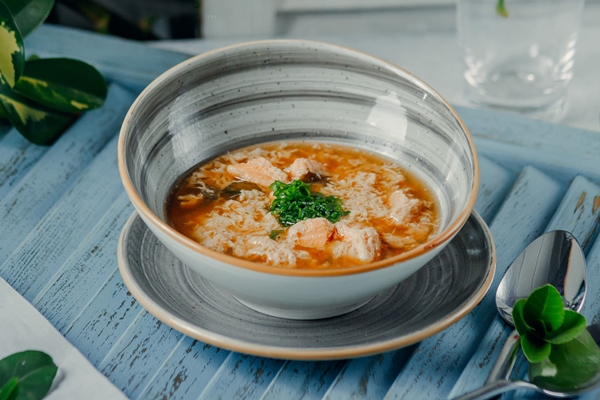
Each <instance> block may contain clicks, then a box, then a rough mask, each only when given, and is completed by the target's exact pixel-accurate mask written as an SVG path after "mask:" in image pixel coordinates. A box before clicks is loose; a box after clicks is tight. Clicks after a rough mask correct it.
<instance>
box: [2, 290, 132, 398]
mask: <svg viewBox="0 0 600 400" xmlns="http://www.w3.org/2000/svg"><path fill="white" fill-rule="evenodd" d="M0 321H2V324H1V325H0V359H3V358H4V357H6V356H9V355H11V354H13V353H17V352H21V351H25V350H39V351H43V352H45V353H46V354H48V355H50V356H51V357H52V359H53V361H54V363H55V364H56V365H57V366H58V372H57V374H56V377H55V378H54V384H53V387H52V388H51V390H50V392H49V393H48V395H47V397H46V398H45V400H59V399H60V400H70V399H86V400H95V399H98V400H106V399H111V400H119V399H127V397H126V396H125V395H124V394H123V393H121V391H119V390H118V389H117V388H116V387H115V386H114V385H113V384H112V383H111V382H110V381H109V380H108V379H107V378H106V377H105V376H104V375H102V374H101V373H100V372H99V371H98V370H96V369H95V368H94V366H93V365H92V364H91V363H90V362H89V361H88V360H87V359H86V358H85V357H84V356H83V354H81V353H80V352H79V350H77V349H76V348H75V347H74V346H73V345H72V344H71V343H69V342H68V341H67V340H66V339H65V338H64V337H63V336H62V335H61V334H60V332H58V330H56V328H54V326H52V324H51V323H50V322H49V321H48V320H47V319H46V318H45V317H44V316H43V315H42V314H40V312H39V311H37V310H36V309H35V307H33V306H32V305H31V304H30V303H29V302H28V301H27V300H25V298H23V297H22V296H21V295H20V294H19V293H17V292H16V291H15V290H14V289H13V288H12V287H11V286H10V285H9V284H8V283H6V281H4V280H3V279H2V278H0Z"/></svg>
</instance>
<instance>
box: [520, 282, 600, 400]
mask: <svg viewBox="0 0 600 400" xmlns="http://www.w3.org/2000/svg"><path fill="white" fill-rule="evenodd" d="M512 315H513V320H514V323H515V328H516V329H517V332H519V335H520V341H521V348H522V350H523V354H525V357H527V359H528V360H529V362H530V363H531V364H530V366H529V377H530V379H531V381H532V382H533V383H534V384H537V385H540V386H543V387H545V388H552V389H554V390H558V391H560V390H561V389H564V388H569V389H571V388H574V387H577V386H578V385H579V384H584V383H586V382H588V381H589V380H590V379H591V378H592V377H594V376H595V375H596V374H597V373H598V371H600V348H599V347H598V345H597V344H596V342H595V341H594V339H593V338H592V336H591V335H590V333H589V332H588V331H587V330H586V326H587V321H586V319H585V317H584V316H583V315H581V314H579V313H578V312H576V311H572V310H569V309H565V306H564V303H563V300H562V297H561V295H560V293H559V292H558V290H557V289H556V288H555V287H554V286H552V285H544V286H541V287H539V288H537V289H536V290H534V291H533V292H532V293H531V295H530V296H529V297H528V298H527V299H521V300H519V301H518V302H517V303H516V304H515V306H514V308H513V313H512Z"/></svg>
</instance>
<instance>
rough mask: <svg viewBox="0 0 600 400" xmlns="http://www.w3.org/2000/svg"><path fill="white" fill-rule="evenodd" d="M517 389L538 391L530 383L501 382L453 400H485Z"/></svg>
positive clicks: (490, 384)
mask: <svg viewBox="0 0 600 400" xmlns="http://www.w3.org/2000/svg"><path fill="white" fill-rule="evenodd" d="M516 389H533V390H538V388H537V387H536V386H534V385H532V384H531V383H529V382H525V381H508V380H501V381H496V382H492V383H489V384H486V385H485V386H483V387H481V388H479V389H477V390H474V391H472V392H469V393H466V394H463V395H462V396H459V397H455V398H454V399H453V400H484V399H489V398H491V397H494V396H496V395H499V394H502V393H504V392H508V391H510V390H516Z"/></svg>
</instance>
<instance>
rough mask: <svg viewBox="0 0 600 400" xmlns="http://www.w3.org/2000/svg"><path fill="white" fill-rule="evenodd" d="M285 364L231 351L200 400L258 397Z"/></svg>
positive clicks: (281, 361)
mask: <svg viewBox="0 0 600 400" xmlns="http://www.w3.org/2000/svg"><path fill="white" fill-rule="evenodd" d="M284 363H285V361H283V360H276V359H272V358H262V357H254V356H248V355H244V354H240V353H234V352H232V353H230V354H229V356H228V357H227V359H226V360H225V362H224V363H223V365H222V366H221V368H220V369H219V371H218V372H217V373H216V374H215V375H214V377H213V379H211V381H210V382H209V383H208V385H207V386H206V388H205V389H204V391H203V392H202V393H201V394H200V396H199V397H198V400H200V399H203V400H217V399H223V400H227V399H254V398H259V397H260V396H261V394H262V393H264V391H265V390H266V388H267V387H268V386H269V384H270V383H271V381H272V380H273V379H274V378H275V376H276V375H277V372H278V371H279V370H280V369H281V367H282V366H283V364H284Z"/></svg>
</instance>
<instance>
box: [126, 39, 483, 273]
mask: <svg viewBox="0 0 600 400" xmlns="http://www.w3.org/2000/svg"><path fill="white" fill-rule="evenodd" d="M269 44H287V45H290V46H292V47H293V46H298V45H307V44H309V45H313V46H321V47H324V48H330V49H337V50H341V51H344V52H350V53H355V54H358V55H360V56H361V57H367V58H371V59H373V60H376V61H378V62H380V63H382V64H383V65H385V66H386V67H388V68H390V69H391V70H393V71H394V72H395V73H398V74H399V75H401V76H403V77H405V78H406V79H409V80H410V81H411V82H413V83H414V84H416V85H417V86H419V87H421V88H422V89H424V90H426V91H428V92H430V93H431V94H433V95H435V96H436V97H437V98H438V100H440V101H441V102H442V103H443V104H444V105H445V106H446V107H447V109H448V110H449V111H450V112H451V113H452V115H453V116H454V118H456V121H457V122H458V124H459V125H460V127H461V129H462V130H463V132H464V134H465V137H466V139H467V141H468V143H469V148H470V150H471V154H472V156H473V182H472V186H471V192H470V193H469V197H468V198H467V202H466V204H465V207H464V208H463V210H462V211H461V213H460V214H459V215H458V216H457V217H456V218H455V219H454V221H452V223H451V224H450V225H448V226H447V227H446V229H444V230H443V231H441V232H438V234H437V235H436V236H435V237H434V238H433V239H431V240H429V241H427V242H425V243H423V244H421V245H419V246H417V247H415V248H414V249H411V250H409V251H407V252H404V253H401V254H398V255H396V256H393V257H389V258H386V259H383V260H378V261H375V262H371V263H366V264H361V265H357V266H352V267H334V268H327V269H297V268H284V267H278V266H271V265H267V264H262V263H258V262H254V261H248V260H244V259H241V258H237V257H234V256H230V255H226V254H223V253H220V252H218V251H215V250H211V249H209V248H208V247H205V246H202V245H201V244H199V243H197V242H195V241H194V240H192V239H190V238H188V237H187V236H185V235H183V234H182V233H180V232H178V231H176V230H175V229H174V228H172V227H171V226H170V225H168V224H167V223H166V222H165V221H163V220H162V219H160V218H159V217H158V216H157V215H156V214H154V212H152V210H150V208H149V207H148V206H147V205H146V204H145V202H144V201H143V200H142V199H141V197H140V196H139V195H138V193H137V191H136V190H135V188H134V187H133V183H132V182H131V179H130V177H129V172H128V171H127V167H126V162H125V159H126V156H125V139H126V137H127V136H128V132H129V131H130V129H129V127H130V125H132V122H131V120H132V117H133V115H134V113H135V112H136V109H137V108H138V107H139V105H140V103H141V102H142V101H143V100H144V99H145V98H146V97H148V96H149V94H150V93H152V92H153V91H154V90H155V88H156V87H159V86H160V85H161V84H162V83H163V81H166V80H168V79H170V77H171V76H173V75H176V74H177V73H179V72H183V71H185V70H186V69H187V68H189V67H190V66H193V65H197V64H199V63H201V62H202V60H203V59H205V58H208V57H212V56H214V55H216V54H218V53H224V52H230V51H232V50H236V49H241V48H243V47H246V46H257V45H263V46H268V45H269ZM117 162H118V167H119V175H120V177H121V181H122V183H123V186H124V188H125V192H126V193H127V195H128V197H129V199H130V201H131V202H132V203H133V205H134V207H135V208H136V210H137V211H138V212H139V213H140V214H141V216H142V217H143V218H142V219H143V220H145V221H149V222H150V223H151V224H152V225H153V226H154V227H155V228H158V230H159V231H160V232H161V233H162V234H164V235H166V236H167V237H168V238H170V239H171V240H173V241H175V242H176V243H178V244H179V245H182V246H184V247H185V248H187V249H188V250H192V251H193V252H196V253H199V254H200V255H202V256H205V257H209V258H212V259H216V260H217V261H219V262H221V263H225V264H228V265H230V266H235V267H240V268H243V269H247V270H252V271H255V272H261V273H266V274H273V275H282V276H299V277H333V276H344V275H353V274H360V273H365V272H369V271H374V270H378V269H382V268H386V267H389V266H393V265H395V264H398V263H401V262H404V261H407V260H411V259H415V258H417V257H419V256H422V255H424V254H425V253H426V252H428V251H431V250H433V249H436V248H441V247H440V246H443V245H444V244H445V243H447V242H448V241H449V240H450V239H452V238H453V237H454V235H456V233H458V231H459V230H460V229H461V228H462V226H463V225H464V224H465V223H466V222H467V219H468V218H469V216H470V215H471V212H472V211H473V208H474V206H475V200H476V198H477V192H478V189H479V181H480V170H479V158H478V155H477V151H476V148H475V143H474V141H473V138H472V137H471V134H470V132H469V130H468V128H467V127H466V125H465V123H464V121H463V120H462V118H461V117H460V116H459V115H458V113H457V112H456V110H455V109H454V107H452V106H451V105H450V103H449V102H448V101H447V100H446V99H445V98H444V97H443V96H441V95H440V94H439V93H438V92H437V91H436V90H435V89H433V88H432V87H431V86H429V85H428V84H427V83H425V82H424V81H423V80H421V79H420V78H418V77H417V76H416V75H414V74H412V73H411V72H409V71H407V70H405V69H403V68H401V67H399V66H398V65H396V64H394V63H391V62H389V61H387V60H384V59H382V58H380V57H376V56H373V55H371V54H368V53H366V52H363V51H360V50H356V49H352V48H350V47H346V46H341V45H336V44H330V43H325V42H320V41H314V40H294V39H273V40H258V41H250V42H241V43H237V44H233V45H230V46H225V47H220V48H217V49H213V50H210V51H207V52H204V53H201V54H198V55H196V56H193V57H190V58H189V59H187V60H185V61H182V62H180V63H178V64H176V65H175V66H173V67H171V68H169V69H168V70H166V71H165V72H163V73H162V74H161V75H159V76H158V77H157V78H155V79H154V80H153V81H152V82H151V83H150V84H149V85H148V86H146V88H145V89H144V90H143V91H142V92H141V93H140V94H139V95H138V97H137V98H136V99H135V101H134V102H133V103H132V105H131V107H130V108H129V110H128V112H127V114H126V115H125V118H124V120H123V123H122V125H121V129H120V132H119V140H118V146H117ZM146 223H147V222H146Z"/></svg>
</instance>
